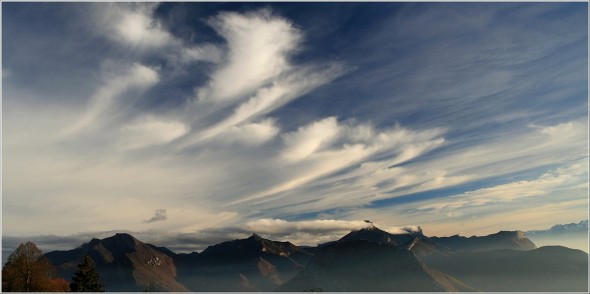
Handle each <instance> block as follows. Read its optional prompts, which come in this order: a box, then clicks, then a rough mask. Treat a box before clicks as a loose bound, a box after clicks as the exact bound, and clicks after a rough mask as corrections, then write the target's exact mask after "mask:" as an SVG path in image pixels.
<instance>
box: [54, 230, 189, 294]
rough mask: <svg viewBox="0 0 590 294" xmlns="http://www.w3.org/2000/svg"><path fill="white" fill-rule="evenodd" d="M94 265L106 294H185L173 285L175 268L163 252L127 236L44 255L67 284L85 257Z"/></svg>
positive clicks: (178, 284) (123, 235)
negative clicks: (150, 292) (154, 293)
mask: <svg viewBox="0 0 590 294" xmlns="http://www.w3.org/2000/svg"><path fill="white" fill-rule="evenodd" d="M86 254H88V255H89V256H90V257H91V258H92V259H93V260H94V262H95V263H96V269H97V270H98V272H99V273H100V280H101V282H102V283H103V284H104V285H105V290H106V291H130V292H136V291H144V290H146V289H152V290H158V291H188V290H189V289H188V288H186V287H185V286H184V285H182V284H181V283H179V282H178V281H176V266H175V264H174V261H173V259H172V257H170V256H169V255H168V254H167V252H166V251H165V250H161V249H158V248H157V247H155V246H152V245H149V244H145V243H142V242H141V241H139V240H137V239H135V238H134V237H133V236H131V235H129V234H116V235H114V236H112V237H109V238H105V239H102V240H99V239H92V240H91V241H90V242H89V243H86V244H83V245H82V246H80V247H78V248H76V249H73V250H67V251H53V252H49V253H47V254H45V256H46V257H47V258H48V259H49V261H50V262H51V263H52V264H53V265H55V266H56V267H57V268H58V271H59V274H60V275H61V276H62V277H63V278H65V279H67V280H69V279H70V278H71V277H72V274H73V273H74V272H75V270H76V266H77V264H78V263H80V261H81V260H82V258H83V257H84V255H86Z"/></svg>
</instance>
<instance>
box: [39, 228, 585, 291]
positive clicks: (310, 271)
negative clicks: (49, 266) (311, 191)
mask: <svg viewBox="0 0 590 294" xmlns="http://www.w3.org/2000/svg"><path fill="white" fill-rule="evenodd" d="M535 248H536V246H535V244H534V243H533V242H531V241H530V240H529V239H528V238H526V236H525V234H524V233H523V232H521V231H500V232H498V233H495V234H491V235H487V236H472V237H462V236H458V235H455V236H451V237H427V236H425V235H424V234H423V232H422V231H421V230H420V229H419V228H418V229H417V230H411V231H410V230H409V231H407V233H404V234H391V233H389V232H386V231H384V230H381V229H379V228H377V227H375V226H370V227H368V228H364V229H361V230H356V231H351V232H350V233H348V234H346V235H345V236H343V237H342V238H340V239H338V240H336V241H333V242H329V243H324V244H321V245H318V246H317V247H299V246H297V245H294V244H293V243H291V242H286V241H285V242H281V241H272V240H269V239H265V238H263V237H261V236H259V235H257V234H252V235H251V236H250V237H248V238H244V239H237V240H232V241H226V242H221V243H219V244H215V245H212V246H209V247H207V248H206V249H205V250H203V251H202V252H200V253H197V252H193V253H190V254H183V253H180V254H177V253H175V252H173V251H171V250H169V249H167V248H165V247H158V246H155V245H151V244H145V243H142V242H141V241H139V240H137V239H136V238H134V237H133V236H131V235H129V234H125V233H118V234H115V235H114V236H111V237H108V238H104V239H102V240H101V239H96V238H93V239H91V240H90V241H89V242H88V243H84V244H82V245H81V246H79V247H77V248H75V249H72V250H67V251H54V252H49V253H47V254H46V256H47V257H48V259H49V260H50V261H51V262H52V263H53V264H54V265H56V266H57V268H58V269H59V271H60V274H61V275H62V277H64V278H66V279H70V278H71V275H72V274H73V272H74V271H75V268H76V265H77V264H78V263H79V262H80V260H81V259H82V257H83V256H84V255H85V254H88V255H90V256H91V257H92V258H93V260H94V261H95V263H96V265H97V270H98V271H99V273H100V275H101V281H102V282H103V283H104V284H105V286H106V290H107V291H133V292H135V291H143V290H146V289H148V287H149V288H151V289H152V290H159V291H231V292H236V291H273V290H281V291H303V290H320V289H321V290H323V291H422V292H429V291H478V290H483V291H532V290H535V291H537V290H539V291H545V290H544V289H551V291H560V290H564V291H570V290H572V291H585V290H587V289H585V288H584V285H587V281H588V280H587V257H588V255H587V254H586V253H584V252H581V251H578V250H571V249H568V248H564V247H541V248H538V249H535ZM499 278H501V279H505V280H506V281H507V282H506V283H504V282H503V283H497V279H499ZM562 281H567V285H566V284H564V283H563V282H562ZM519 282H520V283H519ZM535 283H536V284H535ZM551 285H553V286H551Z"/></svg>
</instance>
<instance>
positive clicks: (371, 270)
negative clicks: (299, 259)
mask: <svg viewBox="0 0 590 294" xmlns="http://www.w3.org/2000/svg"><path fill="white" fill-rule="evenodd" d="M365 234H368V232H366V231H365V232H360V233H359V234H357V235H363V236H366V235H365ZM385 240H387V239H385ZM474 290H475V289H473V288H470V287H469V286H467V285H464V284H463V283H461V282H459V281H458V280H457V279H455V278H453V277H450V276H448V275H446V274H443V273H440V272H438V271H435V270H431V269H428V268H427V267H426V266H424V265H423V264H422V263H421V262H420V261H418V259H417V258H416V257H415V255H414V254H413V253H412V252H410V251H409V250H407V249H403V248H399V247H397V246H391V245H390V244H385V243H383V242H374V241H370V240H350V239H349V238H347V240H344V241H343V242H335V243H332V244H328V245H325V246H322V247H320V248H319V249H318V250H317V252H316V255H315V256H314V257H313V258H312V259H311V260H310V261H309V263H308V264H307V266H306V267H305V269H304V270H302V271H301V272H300V273H299V274H297V276H295V277H294V278H293V279H291V280H290V281H288V282H286V283H285V284H283V285H281V286H280V287H278V288H277V291H334V292H339V291H347V292H354V291H362V292H371V291H419V292H438V291H474Z"/></svg>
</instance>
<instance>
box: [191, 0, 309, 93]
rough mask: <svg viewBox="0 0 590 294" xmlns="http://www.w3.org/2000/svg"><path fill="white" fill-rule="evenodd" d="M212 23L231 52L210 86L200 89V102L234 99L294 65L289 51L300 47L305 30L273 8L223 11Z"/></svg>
mask: <svg viewBox="0 0 590 294" xmlns="http://www.w3.org/2000/svg"><path fill="white" fill-rule="evenodd" d="M210 24H211V25H212V26H213V28H214V29H215V30H216V31H217V32H218V33H219V34H220V35H221V36H223V37H224V38H225V39H226V41H227V54H226V57H225V61H224V63H223V64H222V65H221V67H220V69H219V70H218V71H216V72H215V73H214V74H213V75H212V76H211V80H210V82H209V84H208V85H207V86H206V87H203V88H199V89H198V90H197V93H198V94H197V95H198V99H199V100H200V101H219V102H224V101H232V100H235V99H239V98H243V96H245V95H248V94H251V93H253V92H254V91H255V90H256V89H257V88H259V87H261V86H264V85H265V84H266V83H268V82H271V81H272V79H273V78H274V77H276V76H278V75H280V74H281V73H283V72H285V71H287V70H288V69H289V68H290V64H289V63H288V61H287V58H288V57H289V54H292V51H293V50H294V49H296V48H297V46H298V43H299V41H300V40H301V33H300V32H299V31H298V30H297V29H296V28H295V27H294V26H293V25H292V24H291V23H290V22H288V21H287V20H285V19H283V18H279V17H276V16H274V15H272V13H271V11H270V10H260V11H255V12H250V13H247V14H240V13H231V12H226V13H221V14H219V15H218V16H216V17H215V18H213V19H211V21H210Z"/></svg>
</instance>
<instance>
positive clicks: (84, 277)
mask: <svg viewBox="0 0 590 294" xmlns="http://www.w3.org/2000/svg"><path fill="white" fill-rule="evenodd" d="M72 281H73V282H72V283H71V284H70V288H71V290H72V292H104V286H103V285H102V284H101V283H100V282H99V275H98V272H97V271H96V267H95V265H94V261H92V258H90V256H88V255H85V256H84V260H83V261H82V263H80V264H78V270H76V272H75V273H74V276H73V277H72Z"/></svg>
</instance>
